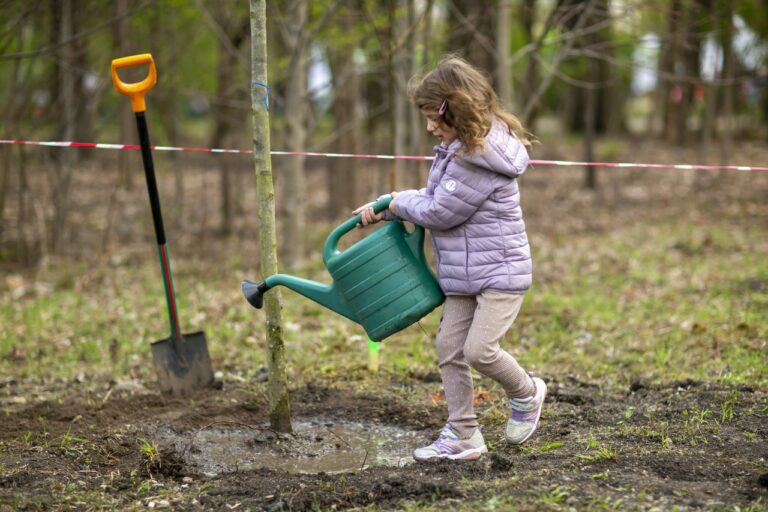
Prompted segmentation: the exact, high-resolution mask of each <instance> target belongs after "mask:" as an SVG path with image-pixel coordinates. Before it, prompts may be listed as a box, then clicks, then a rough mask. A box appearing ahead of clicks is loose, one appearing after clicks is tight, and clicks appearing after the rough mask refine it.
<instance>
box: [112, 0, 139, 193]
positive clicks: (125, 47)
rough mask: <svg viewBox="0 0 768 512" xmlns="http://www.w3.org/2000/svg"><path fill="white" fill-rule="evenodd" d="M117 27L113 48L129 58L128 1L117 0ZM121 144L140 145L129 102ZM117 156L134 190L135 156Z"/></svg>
mask: <svg viewBox="0 0 768 512" xmlns="http://www.w3.org/2000/svg"><path fill="white" fill-rule="evenodd" d="M114 5H115V18H116V21H115V25H114V29H113V32H112V37H113V46H114V48H115V52H117V56H118V57H127V56H128V55H131V54H132V52H131V48H130V41H131V38H130V37H129V36H128V23H129V20H130V18H126V17H125V13H126V11H127V10H128V0H115V4H114ZM118 108H119V109H120V122H119V127H120V143H122V144H138V143H139V141H138V138H137V135H136V121H135V118H134V115H133V111H132V110H131V104H130V102H128V101H121V102H120V106H119V107H118ZM118 153H119V154H118V156H117V165H118V169H119V172H120V181H121V182H122V184H123V186H125V188H126V189H128V190H130V189H131V188H133V179H132V176H133V172H132V165H131V163H132V160H130V157H131V156H133V155H131V154H130V152H128V151H119V152H118Z"/></svg>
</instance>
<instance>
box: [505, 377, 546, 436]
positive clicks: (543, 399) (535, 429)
mask: <svg viewBox="0 0 768 512" xmlns="http://www.w3.org/2000/svg"><path fill="white" fill-rule="evenodd" d="M534 378H535V379H536V380H538V381H539V382H541V384H542V385H543V386H544V396H543V397H541V407H539V413H538V414H537V415H536V425H535V426H534V427H533V430H531V431H530V432H529V433H528V435H527V436H525V437H524V438H523V439H522V441H512V440H511V439H509V438H508V437H507V436H506V435H505V436H504V437H505V438H506V439H507V442H509V443H511V444H523V443H524V442H526V441H527V440H529V439H530V438H531V437H533V434H535V433H536V431H537V430H539V418H541V411H543V410H544V401H545V400H546V399H547V384H546V382H544V381H543V380H541V379H540V378H538V377H534Z"/></svg>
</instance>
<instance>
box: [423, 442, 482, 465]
mask: <svg viewBox="0 0 768 512" xmlns="http://www.w3.org/2000/svg"><path fill="white" fill-rule="evenodd" d="M484 453H488V448H487V447H486V446H485V445H483V446H481V447H480V448H472V449H471V450H464V451H463V452H461V453H455V454H453V455H451V454H442V453H441V454H439V455H433V456H431V457H416V456H414V457H413V458H414V459H416V460H417V461H419V462H427V461H429V460H432V459H448V460H460V461H464V460H467V461H470V460H477V459H479V458H480V456H482V455H483V454H484Z"/></svg>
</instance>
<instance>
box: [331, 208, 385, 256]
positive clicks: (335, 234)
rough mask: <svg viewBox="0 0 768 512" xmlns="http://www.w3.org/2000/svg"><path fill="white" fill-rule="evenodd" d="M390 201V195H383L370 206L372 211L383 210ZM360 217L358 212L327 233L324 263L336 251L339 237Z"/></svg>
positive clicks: (360, 218)
mask: <svg viewBox="0 0 768 512" xmlns="http://www.w3.org/2000/svg"><path fill="white" fill-rule="evenodd" d="M391 202H392V196H390V195H386V196H383V197H382V198H381V199H379V200H378V201H376V202H375V203H373V205H372V206H373V211H374V213H379V212H383V211H384V210H386V209H387V208H389V203H391ZM362 217H363V214H362V213H358V214H357V215H355V216H354V217H351V218H350V219H348V220H347V221H345V222H344V223H343V224H340V225H339V226H337V227H336V228H335V229H334V230H333V231H331V234H330V235H328V239H327V240H326V241H325V246H324V247H323V262H324V263H325V264H326V265H328V261H329V260H330V259H331V257H332V256H333V255H334V254H336V253H337V252H338V251H336V246H338V245H339V240H341V237H342V236H344V235H346V234H347V233H348V232H350V231H352V230H353V229H354V228H355V227H356V226H357V225H358V224H359V223H360V221H361V220H362Z"/></svg>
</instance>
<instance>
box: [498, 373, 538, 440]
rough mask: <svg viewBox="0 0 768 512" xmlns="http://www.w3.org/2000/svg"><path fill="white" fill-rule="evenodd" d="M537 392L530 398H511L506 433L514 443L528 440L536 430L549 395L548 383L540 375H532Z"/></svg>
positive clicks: (508, 438)
mask: <svg viewBox="0 0 768 512" xmlns="http://www.w3.org/2000/svg"><path fill="white" fill-rule="evenodd" d="M532 379H533V385H534V386H536V392H535V393H534V395H533V396H529V397H528V398H511V399H510V400H509V408H510V414H509V421H507V428H505V429H504V435H505V437H506V438H507V441H508V442H510V443H512V444H522V443H524V442H526V441H527V440H528V439H530V438H531V436H532V435H533V434H534V433H535V432H536V428H538V426H539V418H540V417H541V409H542V406H543V405H544V399H545V398H546V397H547V385H546V384H545V383H544V381H543V380H541V379H540V378H538V377H532Z"/></svg>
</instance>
